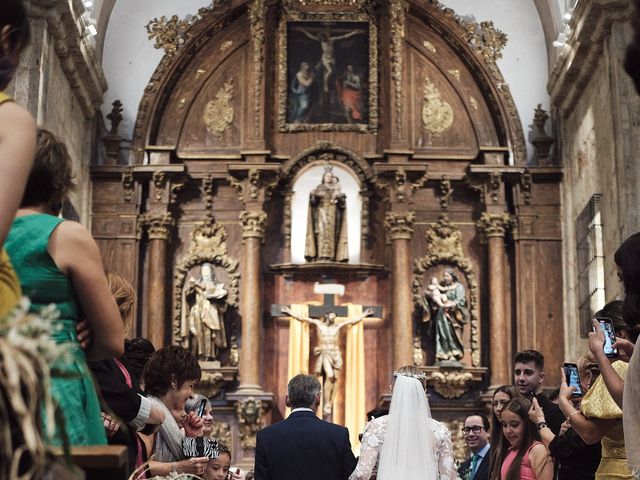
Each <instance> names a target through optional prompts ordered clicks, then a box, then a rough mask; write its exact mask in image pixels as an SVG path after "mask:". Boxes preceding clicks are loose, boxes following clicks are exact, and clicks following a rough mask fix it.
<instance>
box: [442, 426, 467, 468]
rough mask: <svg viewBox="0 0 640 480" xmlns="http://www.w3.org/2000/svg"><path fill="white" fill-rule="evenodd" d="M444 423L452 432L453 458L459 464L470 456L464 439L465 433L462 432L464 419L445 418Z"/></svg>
mask: <svg viewBox="0 0 640 480" xmlns="http://www.w3.org/2000/svg"><path fill="white" fill-rule="evenodd" d="M444 424H445V425H446V426H447V428H448V429H449V431H450V432H451V443H452V444H453V458H454V459H455V460H456V462H457V463H458V464H461V463H462V462H464V461H465V460H466V459H467V458H468V456H469V450H468V448H467V444H466V443H465V441H464V435H463V434H462V427H464V422H463V421H462V420H448V421H447V420H445V421H444Z"/></svg>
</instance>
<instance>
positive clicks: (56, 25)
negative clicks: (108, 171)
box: [7, 0, 106, 225]
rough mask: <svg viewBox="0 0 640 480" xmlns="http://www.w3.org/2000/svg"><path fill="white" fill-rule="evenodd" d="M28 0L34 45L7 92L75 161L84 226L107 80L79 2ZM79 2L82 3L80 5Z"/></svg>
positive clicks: (76, 202)
mask: <svg viewBox="0 0 640 480" xmlns="http://www.w3.org/2000/svg"><path fill="white" fill-rule="evenodd" d="M45 3H46V2H45V1H44V0H42V1H38V0H32V1H31V2H27V5H28V8H29V14H30V17H31V43H30V44H29V47H28V48H27V49H26V50H25V52H24V53H23V55H22V58H21V64H20V66H19V68H18V71H17V72H16V76H15V78H14V80H13V82H12V84H11V85H9V88H8V89H7V93H8V94H10V95H11V96H13V97H14V98H15V99H16V101H17V102H18V103H20V104H21V105H23V106H25V107H26V108H28V109H29V111H30V112H31V113H32V114H33V115H34V117H35V118H36V120H37V122H38V126H40V127H42V128H46V129H48V130H50V131H52V132H53V133H54V134H56V135H58V136H59V137H60V138H61V139H62V140H63V141H64V142H65V143H66V145H67V147H68V149H69V153H70V155H71V158H72V160H73V170H74V173H75V176H76V178H75V180H76V184H77V185H78V188H77V190H76V191H75V192H73V193H72V194H71V203H72V205H73V207H74V209H75V210H76V211H77V213H78V216H79V219H80V221H81V222H82V223H84V224H85V225H88V224H89V222H90V213H91V212H90V193H91V192H90V186H91V182H90V178H89V165H90V163H92V159H93V158H94V157H95V156H96V154H95V153H96V150H97V149H96V143H97V142H96V141H95V138H96V131H97V122H98V114H99V110H98V108H99V104H100V102H101V100H102V95H103V93H104V91H105V89H106V81H105V80H104V76H103V74H102V70H101V68H100V66H99V65H98V64H97V63H96V61H95V56H94V54H93V47H92V45H91V39H90V38H89V37H87V36H81V35H79V34H82V33H83V32H84V26H83V18H82V13H83V9H84V7H83V6H82V4H81V3H79V2H74V3H73V4H72V3H66V2H63V3H64V5H62V4H59V5H58V4H57V5H58V6H56V7H55V8H54V7H51V6H48V5H44V4H45ZM77 3H79V4H77Z"/></svg>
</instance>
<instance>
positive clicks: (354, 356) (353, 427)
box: [344, 305, 367, 455]
mask: <svg viewBox="0 0 640 480" xmlns="http://www.w3.org/2000/svg"><path fill="white" fill-rule="evenodd" d="M348 312H349V314H348V317H349V319H350V320H351V319H354V318H358V317H360V316H362V305H348ZM345 368H346V370H345V382H344V383H345V386H344V389H345V391H344V403H345V408H344V426H345V427H347V428H348V429H349V440H350V441H351V448H352V449H353V452H354V454H356V455H358V452H359V450H360V440H359V439H358V436H359V434H360V433H361V432H362V429H363V428H364V425H365V422H366V415H367V412H366V398H365V396H366V389H365V383H364V372H365V370H364V321H362V322H359V323H357V324H356V325H351V326H349V327H347V355H346V362H345Z"/></svg>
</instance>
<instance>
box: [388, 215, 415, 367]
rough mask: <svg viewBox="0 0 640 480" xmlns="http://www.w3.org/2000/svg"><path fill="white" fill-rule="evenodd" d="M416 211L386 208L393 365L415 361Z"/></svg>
mask: <svg viewBox="0 0 640 480" xmlns="http://www.w3.org/2000/svg"><path fill="white" fill-rule="evenodd" d="M414 219H415V214H414V212H413V211H408V212H401V213H397V212H387V215H386V218H385V230H386V231H387V234H388V236H389V239H390V240H391V244H392V247H393V250H392V259H391V269H392V279H391V280H392V281H391V285H392V300H391V302H392V309H393V368H394V369H396V368H399V367H402V366H404V365H412V364H413V349H412V345H413V321H412V308H413V301H412V296H411V252H410V248H411V234H412V233H413V228H412V226H413V221H414Z"/></svg>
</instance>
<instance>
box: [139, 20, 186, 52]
mask: <svg viewBox="0 0 640 480" xmlns="http://www.w3.org/2000/svg"><path fill="white" fill-rule="evenodd" d="M189 26H190V23H189V21H187V20H180V18H178V16H177V15H173V16H172V17H171V18H169V19H167V17H165V16H164V15H163V16H161V17H160V18H154V19H153V20H151V21H150V22H149V23H147V25H146V29H147V36H148V38H149V40H155V44H154V45H153V46H154V48H156V49H161V48H162V49H163V50H164V53H165V54H166V55H168V56H170V57H172V56H173V55H175V53H176V51H177V50H178V48H179V47H181V46H182V45H184V43H185V41H186V31H187V30H188V28H189Z"/></svg>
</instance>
